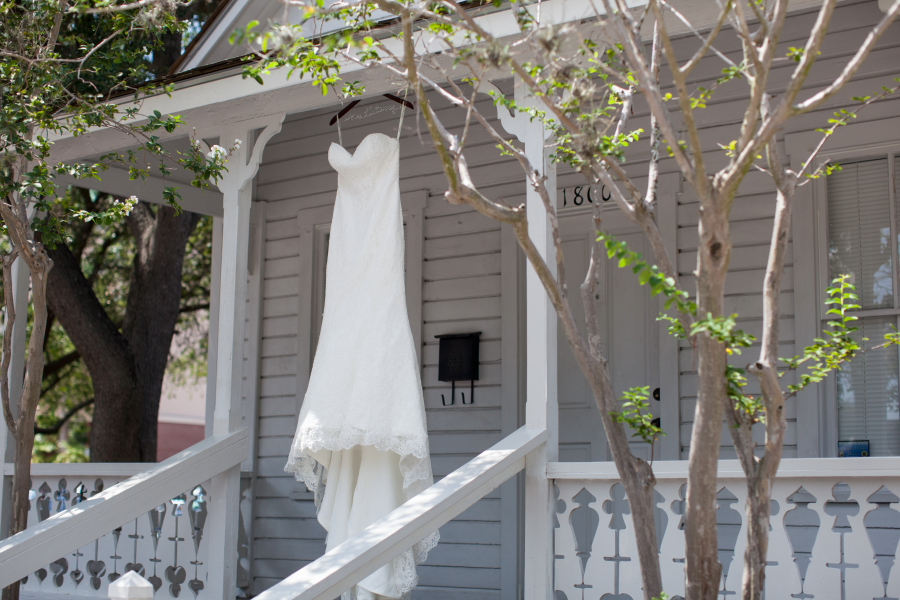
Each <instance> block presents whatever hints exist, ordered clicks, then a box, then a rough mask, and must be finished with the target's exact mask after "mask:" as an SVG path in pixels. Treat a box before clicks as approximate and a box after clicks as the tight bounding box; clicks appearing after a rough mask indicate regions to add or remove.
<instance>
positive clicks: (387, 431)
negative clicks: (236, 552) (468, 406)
mask: <svg viewBox="0 0 900 600" xmlns="http://www.w3.org/2000/svg"><path fill="white" fill-rule="evenodd" d="M399 153H400V151H399V142H398V141H397V140H395V139H392V138H390V137H388V136H386V135H383V134H380V133H373V134H371V135H369V136H367V137H366V138H365V139H364V140H363V141H362V143H361V144H360V145H359V146H358V147H357V149H356V153H355V154H350V153H349V152H348V151H347V150H345V149H344V148H343V147H341V146H339V145H338V144H332V145H331V148H330V149H329V151H328V160H329V162H330V163H331V166H332V167H333V168H334V169H335V170H336V171H337V172H338V191H337V199H336V200H335V204H334V217H333V219H332V224H331V237H330V240H329V245H328V263H327V266H326V272H325V279H326V295H325V313H324V316H323V320H322V330H321V333H320V335H319V344H318V347H317V349H316V356H315V361H314V363H313V368H312V373H311V374H310V379H309V387H308V388H307V391H306V397H305V398H304V400H303V407H302V408H301V410H300V418H299V422H298V424H297V433H296V434H295V436H294V442H293V444H292V446H291V451H290V455H289V456H288V462H287V465H286V466H285V471H288V472H293V473H294V474H295V475H296V477H297V479H299V480H301V481H303V482H304V483H305V484H306V486H307V487H308V488H309V489H310V491H312V492H314V494H315V496H316V504H317V506H318V508H319V511H318V520H319V522H320V523H321V524H322V526H323V527H325V529H326V530H327V531H328V537H327V540H326V547H327V549H328V550H331V549H332V548H334V547H335V546H337V545H338V544H340V543H341V542H343V541H345V540H346V539H347V538H349V537H350V536H352V535H354V534H355V533H358V532H360V531H362V530H363V529H365V528H366V527H367V526H368V525H370V524H371V523H373V522H375V521H377V520H378V519H380V518H382V517H384V516H385V515H387V514H388V513H389V512H390V511H392V510H393V509H394V508H397V507H398V506H400V505H401V504H403V503H404V502H406V500H408V499H409V498H412V497H413V496H415V495H416V494H418V493H419V492H421V491H422V490H424V489H425V488H427V487H429V486H431V485H432V483H433V481H434V480H433V477H432V473H431V459H430V457H429V453H428V429H427V427H426V423H425V407H424V400H423V397H422V383H421V380H420V376H419V367H418V360H417V357H416V348H415V342H414V341H413V336H412V331H411V329H410V325H409V316H408V314H407V309H406V286H405V280H404V261H403V258H404V243H403V215H402V211H401V208H400V185H399ZM323 484H324V485H323ZM323 488H324V489H323ZM437 541H438V534H437V532H435V533H433V534H432V535H431V536H429V537H428V538H426V539H425V540H423V541H422V542H420V543H418V544H416V545H415V546H414V547H413V548H412V549H410V550H408V551H407V552H405V553H403V554H401V555H400V556H398V557H397V558H395V559H394V560H393V561H391V562H390V563H389V564H387V565H385V566H384V567H382V568H381V569H379V570H378V571H376V572H375V573H373V574H372V575H370V576H369V577H367V578H365V579H363V580H362V581H361V582H360V583H359V585H357V586H354V588H353V589H352V590H350V591H349V592H347V593H345V594H344V595H343V596H342V599H343V600H348V599H354V598H358V599H359V600H373V599H376V598H382V597H387V598H401V597H404V596H406V595H407V594H408V593H409V592H410V591H411V590H412V589H413V588H414V587H415V585H416V583H417V577H416V567H415V565H416V564H417V563H420V562H423V561H424V560H425V558H426V556H427V553H428V551H429V550H430V549H432V548H434V546H435V545H437Z"/></svg>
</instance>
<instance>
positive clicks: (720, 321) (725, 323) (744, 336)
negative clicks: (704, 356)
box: [691, 313, 756, 354]
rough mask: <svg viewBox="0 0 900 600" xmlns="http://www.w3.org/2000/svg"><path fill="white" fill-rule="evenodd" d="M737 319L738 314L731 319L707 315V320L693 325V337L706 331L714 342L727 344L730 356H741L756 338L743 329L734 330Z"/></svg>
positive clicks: (701, 320)
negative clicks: (744, 349)
mask: <svg viewBox="0 0 900 600" xmlns="http://www.w3.org/2000/svg"><path fill="white" fill-rule="evenodd" d="M737 317H738V315H737V313H735V314H733V315H731V316H729V317H713V316H712V314H710V313H707V315H706V318H704V319H700V320H699V321H696V322H694V323H693V325H691V335H692V336H694V335H697V334H698V333H700V332H701V331H705V332H706V333H708V334H709V336H710V337H711V338H713V339H714V340H716V341H718V342H721V343H723V344H725V351H726V352H728V354H740V353H741V348H749V347H750V346H751V345H752V344H753V342H755V341H756V338H755V337H754V336H752V335H750V334H749V333H747V332H745V331H743V330H741V329H735V328H734V327H735V324H736V323H737Z"/></svg>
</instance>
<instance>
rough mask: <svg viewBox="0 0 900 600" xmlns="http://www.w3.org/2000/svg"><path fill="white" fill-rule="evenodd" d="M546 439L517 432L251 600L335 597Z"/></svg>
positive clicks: (534, 432) (502, 477)
mask: <svg viewBox="0 0 900 600" xmlns="http://www.w3.org/2000/svg"><path fill="white" fill-rule="evenodd" d="M546 440H547V430H546V429H525V428H522V429H519V430H517V431H515V432H514V433H512V434H511V435H509V436H507V437H506V438H504V439H503V440H502V441H500V442H499V443H497V444H496V445H494V446H492V447H491V448H489V449H487V450H485V451H484V452H482V453H481V454H479V455H478V456H476V457H475V458H473V459H472V460H470V461H469V462H467V463H466V464H464V465H463V466H462V467H460V468H459V469H457V470H455V471H453V472H452V473H450V474H449V475H447V476H446V477H444V478H443V479H441V481H440V482H438V483H436V484H434V485H433V486H431V487H430V488H428V489H427V490H425V491H424V492H422V493H421V494H419V495H418V496H416V497H414V498H411V499H410V500H409V501H408V502H406V504H404V505H403V506H401V507H400V508H397V509H396V510H394V511H393V512H391V513H390V514H389V515H387V516H386V517H384V518H383V519H381V520H379V521H376V522H375V523H373V524H372V525H370V526H368V527H367V528H365V529H364V530H363V531H361V532H360V533H358V534H356V535H354V536H353V537H351V538H350V539H348V540H347V541H345V542H344V543H342V544H340V545H339V546H337V547H336V548H334V549H332V550H331V551H329V552H327V553H326V554H325V555H324V556H322V557H321V558H319V559H318V560H316V561H314V562H312V563H310V564H309V565H307V566H305V567H304V568H302V569H300V570H299V571H297V572H296V573H294V574H293V575H290V576H289V577H287V578H286V579H284V580H283V581H281V582H280V583H277V584H276V585H274V586H273V587H271V588H269V589H268V590H266V591H265V592H263V593H262V594H260V595H258V596H256V599H255V600H332V599H333V598H336V597H337V596H339V595H340V594H341V593H342V592H344V591H346V590H347V589H348V588H350V587H351V586H352V585H354V584H356V583H357V582H359V581H361V580H362V579H364V578H365V577H367V576H369V575H370V574H372V573H374V572H375V571H376V570H377V569H378V568H380V567H381V566H382V565H384V564H386V563H387V562H388V561H390V560H392V559H393V558H394V557H396V556H399V555H400V554H401V553H402V552H404V551H405V550H407V549H408V548H410V547H412V546H413V544H415V543H416V542H418V541H420V540H422V539H424V538H425V536H427V535H428V534H430V533H431V532H433V531H435V530H437V529H438V528H440V526H441V525H443V524H444V523H446V522H447V521H449V520H450V519H452V518H453V517H455V516H457V515H458V514H460V513H461V512H463V511H464V510H466V509H467V508H469V507H470V506H472V505H473V504H475V502H477V501H478V500H480V499H481V498H483V497H484V496H485V494H488V493H489V492H491V491H492V490H493V489H495V488H496V487H498V486H499V485H500V484H501V483H503V482H504V481H506V480H507V479H509V478H510V477H512V476H513V475H515V474H516V473H518V472H519V471H521V470H522V469H523V468H524V466H525V456H526V455H527V454H528V453H530V452H531V451H532V450H534V449H536V448H538V447H540V446H541V445H542V444H543V443H544V442H546Z"/></svg>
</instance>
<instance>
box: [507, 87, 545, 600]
mask: <svg viewBox="0 0 900 600" xmlns="http://www.w3.org/2000/svg"><path fill="white" fill-rule="evenodd" d="M515 85H516V90H515V95H516V101H517V102H519V103H520V104H524V103H526V102H534V103H535V106H537V103H538V102H539V101H537V100H535V99H533V98H530V97H529V96H528V94H527V90H526V88H525V86H524V84H522V83H521V81H520V80H519V78H518V77H516V81H515ZM498 110H499V111H500V119H501V122H502V124H503V128H504V129H506V130H507V131H508V132H509V133H512V134H513V135H515V136H516V137H517V138H518V139H519V141H520V142H522V143H523V144H525V154H526V155H527V156H528V159H529V160H530V161H531V164H532V165H534V166H535V168H536V169H538V170H539V171H540V172H541V173H542V174H543V175H545V176H546V177H547V183H546V185H547V189H548V191H549V193H550V196H551V200H552V203H553V206H556V165H554V164H553V163H552V162H551V160H550V151H549V150H548V149H547V148H545V143H546V140H547V138H548V137H549V135H550V132H549V131H548V130H547V128H546V127H544V125H543V124H542V123H541V122H539V121H537V120H535V121H531V120H530V117H529V116H528V115H524V114H520V115H517V116H516V117H511V116H510V115H509V113H508V112H506V110H505V109H504V108H502V107H501V108H499V109H498ZM525 202H526V210H527V213H528V231H529V235H530V236H531V239H532V241H533V242H534V245H535V247H536V248H537V249H538V251H539V252H540V253H541V255H542V256H543V257H544V260H545V261H546V263H547V266H548V267H549V269H550V270H551V272H552V273H553V274H554V275H556V248H555V246H554V245H553V234H552V231H551V229H550V220H549V219H548V217H547V210H546V209H545V208H544V203H543V201H542V200H541V197H540V196H539V195H538V193H537V192H536V191H535V190H534V189H532V188H531V186H528V187H527V190H526V193H525ZM525 295H526V303H527V307H526V317H525V323H526V347H527V368H526V373H527V375H526V387H525V389H526V403H525V426H526V427H528V428H530V429H544V428H546V429H547V433H548V438H547V443H546V444H545V445H544V446H542V447H541V448H540V449H538V450H535V451H533V452H532V453H531V454H529V455H528V457H527V459H526V461H525V581H524V592H525V600H550V599H551V598H553V594H554V592H553V587H554V586H553V529H552V527H551V522H552V520H551V518H550V514H551V510H553V493H552V491H553V490H552V485H553V484H552V483H551V482H550V480H549V479H547V463H548V462H552V461H556V460H557V457H558V440H559V414H558V411H557V397H556V396H557V384H556V369H557V362H556V351H557V347H556V344H557V339H556V328H557V316H556V311H555V310H554V308H553V305H552V304H551V303H550V298H549V297H548V296H547V292H546V291H545V290H544V286H543V284H542V283H541V281H540V279H539V278H538V275H537V272H536V271H535V270H534V268H533V267H531V266H530V265H529V267H528V270H527V273H526V276H525Z"/></svg>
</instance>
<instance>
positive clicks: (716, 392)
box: [685, 200, 731, 600]
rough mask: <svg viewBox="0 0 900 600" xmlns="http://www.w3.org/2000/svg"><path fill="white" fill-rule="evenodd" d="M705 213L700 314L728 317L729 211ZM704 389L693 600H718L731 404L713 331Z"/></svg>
mask: <svg viewBox="0 0 900 600" xmlns="http://www.w3.org/2000/svg"><path fill="white" fill-rule="evenodd" d="M705 208H706V210H704V211H702V212H701V219H700V227H699V234H700V247H699V251H698V257H697V262H698V265H697V314H698V317H699V318H701V319H702V318H706V316H707V315H712V316H713V317H718V316H721V315H722V311H723V306H724V302H725V279H726V276H727V273H728V262H729V259H730V256H731V242H730V232H729V224H728V217H727V214H726V211H725V210H723V209H722V208H721V207H720V206H716V201H715V200H713V201H711V202H709V203H708V206H706V207H705ZM697 353H698V374H699V380H700V387H699V391H698V394H697V396H698V398H697V408H696V412H695V416H694V428H693V431H692V433H691V451H690V457H689V467H688V489H687V509H686V512H685V521H686V523H687V526H686V527H685V544H686V554H685V556H686V557H687V569H686V571H687V586H686V587H687V598H688V600H716V598H717V595H718V591H719V582H720V580H721V576H722V566H721V565H720V564H719V543H718V542H719V540H718V531H717V525H716V495H717V494H716V491H717V485H716V476H717V470H718V462H719V447H720V444H721V438H722V420H723V418H724V413H723V408H724V405H725V401H726V399H727V383H726V378H725V368H726V364H727V359H726V353H725V346H724V344H723V343H721V342H719V341H716V340H715V339H713V338H712V337H711V336H710V335H709V334H708V333H707V332H701V333H699V334H698V335H697Z"/></svg>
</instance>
